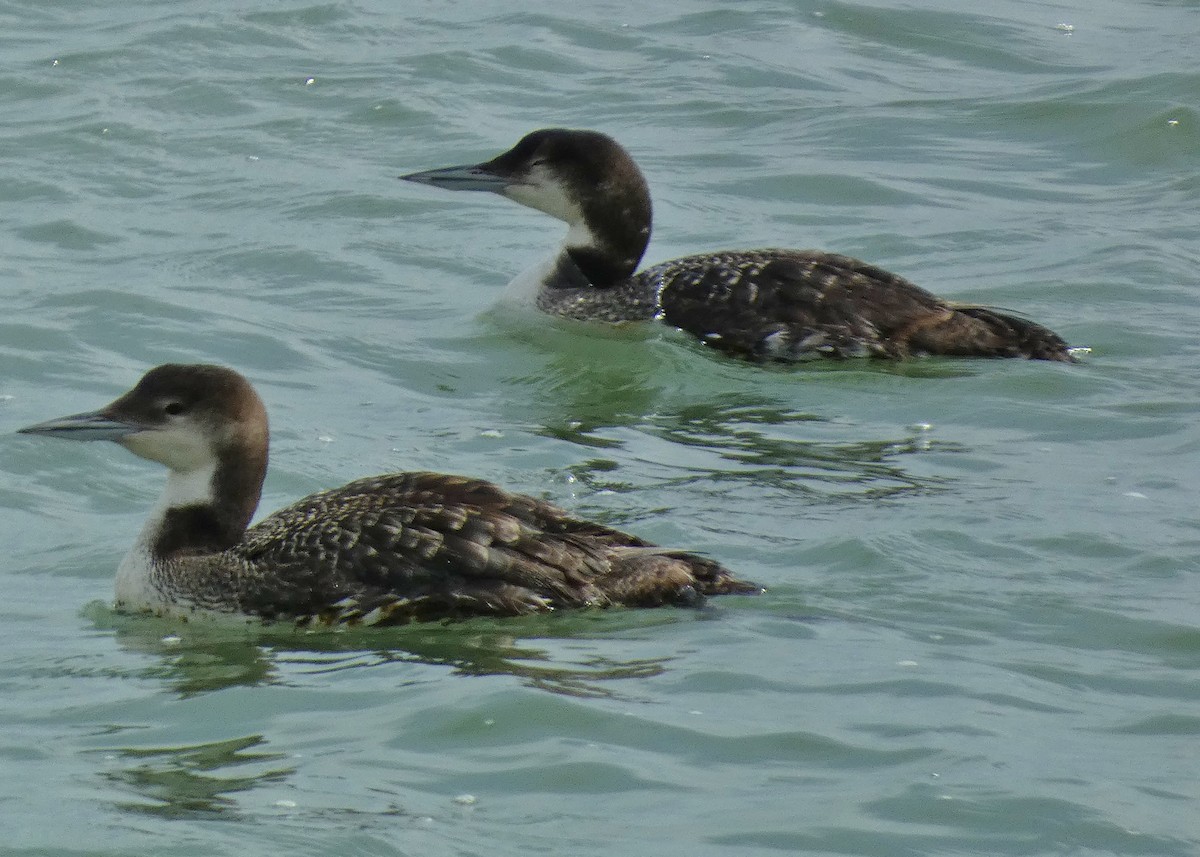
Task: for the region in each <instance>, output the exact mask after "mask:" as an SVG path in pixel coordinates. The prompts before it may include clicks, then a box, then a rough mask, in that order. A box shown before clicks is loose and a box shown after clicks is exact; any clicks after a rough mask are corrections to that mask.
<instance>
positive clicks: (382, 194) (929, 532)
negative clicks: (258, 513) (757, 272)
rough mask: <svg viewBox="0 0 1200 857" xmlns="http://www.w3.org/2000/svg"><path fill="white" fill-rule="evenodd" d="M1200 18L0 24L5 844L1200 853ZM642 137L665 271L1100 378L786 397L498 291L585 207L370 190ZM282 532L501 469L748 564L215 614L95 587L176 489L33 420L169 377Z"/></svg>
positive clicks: (1006, 0)
mask: <svg viewBox="0 0 1200 857" xmlns="http://www.w3.org/2000/svg"><path fill="white" fill-rule="evenodd" d="M1198 44H1200V9H1197V7H1196V5H1195V4H1193V3H1187V2H1148V0H1142V1H1141V2H1106V0H1091V1H1090V2H1084V0H1075V2H1071V3H1058V4H1055V3H1038V2H1016V0H997V1H996V2H988V3H982V2H975V3H970V2H952V0H941V2H901V0H878V2H873V3H847V2H824V0H819V2H791V3H785V2H739V3H715V2H702V0H686V1H685V2H675V3H670V4H666V3H663V4H652V3H637V4H635V3H626V2H621V3H604V2H600V3H590V4H570V3H544V2H539V0H532V2H531V0H521V2H511V0H498V2H490V3H483V2H476V3H469V2H459V3H451V2H444V3H435V2H382V0H360V2H353V3H338V4H333V3H329V4H315V5H305V4H303V3H288V2H256V0H251V2H250V3H245V2H242V3H230V2H204V3H200V2H188V1H187V0H182V2H180V0H174V2H164V0H143V2H124V3H112V2H100V3H83V2H80V0H49V2H47V0H38V2H33V0H7V2H3V3H2V4H0V109H2V114H0V135H2V144H0V164H2V167H0V242H2V248H3V252H2V254H0V299H2V300H0V423H2V425H3V430H4V433H3V434H2V435H0V471H2V474H0V507H2V511H0V538H2V539H3V545H4V553H3V557H4V558H3V561H2V562H0V586H2V587H3V598H2V600H0V851H2V852H3V853H5V854H14V855H35V854H36V855H56V857H57V855H161V854H168V853H169V854H172V855H177V857H185V856H186V855H277V854H284V853H286V854H305V855H308V854H311V855H395V854H400V855H441V854H447V855H510V854H511V855H527V854H538V853H544V854H561V855H624V854H629V855H632V854H656V855H689V857H693V855H718V854H739V855H740V854H746V855H750V854H754V855H769V854H780V853H805V854H855V855H924V854H988V855H1017V854H1022V855H1023V854H1047V855H1049V854H1055V855H1058V854H1071V855H1100V854H1123V855H1124V854H1151V855H1193V854H1195V853H1197V850H1198V849H1200V800H1198V798H1200V786H1198V777H1197V759H1198V756H1200V754H1198V751H1197V739H1198V738H1200V670H1198V667H1200V626H1198V622H1197V600H1198V599H1197V586H1196V584H1197V579H1198V577H1197V575H1198V565H1200V560H1198V557H1200V528H1198V524H1197V503H1196V499H1197V494H1198V489H1200V468H1198V466H1197V460H1198V456H1200V427H1198V426H1197V419H1196V414H1197V406H1198V404H1200V369H1198V364H1200V359H1198V358H1200V346H1198V344H1197V330H1200V300H1198V298H1197V295H1198V294H1200V291H1198V289H1200V285H1198V284H1197V275H1196V267H1197V265H1196V262H1197V237H1198V236H1200V214H1198V205H1197V204H1198V202H1200V178H1198V174H1197V163H1198V160H1200V111H1198V109H1197V105H1198V103H1200V101H1198V99H1200V63H1198V61H1197V45H1198ZM547 125H565V126H575V127H594V128H600V129H603V130H606V131H608V132H610V133H612V134H613V135H615V136H616V137H617V138H618V139H620V140H622V141H623V142H624V143H625V144H627V146H628V147H629V148H630V149H631V150H632V151H633V152H634V153H635V156H636V157H637V158H638V159H639V161H640V163H641V164H642V166H643V168H644V170H645V172H646V174H647V176H648V178H649V179H650V181H651V184H652V188H653V190H654V193H655V200H656V214H657V220H656V231H655V238H654V241H653V243H652V245H651V248H650V251H649V253H648V256H647V260H648V261H658V260H661V259H665V258H669V257H671V256H676V255H680V254H683V253H688V252H696V251H700V250H703V249H717V248H725V247H753V246H771V245H777V246H794V247H821V248H824V249H829V250H836V251H839V252H844V253H849V254H853V255H857V256H860V257H862V258H864V259H868V260H870V261H872V262H875V263H877V264H880V265H883V266H885V267H888V268H890V269H892V270H895V271H897V272H899V273H901V274H904V275H905V276H908V277H910V278H911V279H913V280H914V281H916V282H918V283H920V284H922V285H924V286H926V287H928V288H930V289H932V290H934V291H937V292H939V293H942V294H944V295H946V296H949V297H953V298H958V299H962V300H969V301H975V302H983V303H988V304H992V305H998V306H1003V307H1010V308H1015V309H1018V310H1021V311H1024V312H1026V313H1028V314H1029V315H1030V316H1032V317H1034V318H1036V319H1038V320H1040V321H1043V322H1045V323H1046V324H1048V325H1050V326H1052V327H1054V328H1055V329H1057V330H1059V331H1060V332H1061V333H1063V334H1064V335H1065V336H1066V337H1067V338H1068V339H1069V340H1070V341H1072V342H1073V343H1076V344H1080V345H1088V346H1091V347H1092V348H1093V349H1094V353H1093V354H1092V355H1091V356H1090V357H1089V358H1088V359H1087V361H1086V362H1085V363H1083V364H1081V365H1077V366H1062V365H1052V364H1046V363H1026V362H1004V361H999V362H971V361H944V360H937V361H934V360H928V361H921V362H916V363H912V364H908V365H903V366H886V365H864V364H845V365H838V366H814V367H802V368H797V369H792V370H777V369H770V368H761V367H754V366H747V365H739V364H735V363H732V362H729V361H726V360H723V359H720V358H719V357H716V356H714V355H711V354H708V353H706V352H705V351H704V350H703V349H702V348H700V347H698V346H696V345H694V344H692V343H691V342H689V341H687V340H685V339H683V338H680V337H676V336H673V335H669V334H664V333H658V334H655V335H650V336H638V335H603V334H598V333H589V332H588V331H586V330H582V329H578V328H575V327H572V326H567V325H562V324H555V323H552V322H549V321H546V320H538V319H530V318H528V317H519V318H513V317H510V316H508V315H506V314H504V313H497V312H495V311H494V310H492V309H491V308H492V307H493V304H494V301H495V299H496V297H497V296H498V295H499V293H500V291H501V289H502V287H503V285H504V283H505V282H506V281H507V280H508V279H509V278H510V277H511V276H513V275H514V274H516V273H518V272H519V271H521V270H522V269H524V268H525V267H527V266H529V265H530V264H532V263H534V262H535V261H537V260H538V259H540V258H542V257H544V256H546V255H547V254H548V253H550V252H551V251H552V249H553V247H554V246H555V245H556V244H557V242H558V240H559V239H560V237H561V234H562V227H561V225H560V224H558V223H556V222H554V221H551V220H550V219H549V218H546V217H544V216H542V215H540V214H538V213H536V212H533V211H528V210H524V209H520V208H519V207H517V206H515V205H513V204H511V203H507V202H505V201H504V200H501V199H499V198H495V197H488V196H483V195H468V194H458V195H450V194H444V193H442V194H439V193H437V192H435V191H433V190H431V189H428V188H420V187H415V186H409V185H405V184H402V183H400V182H398V181H396V180H395V176H397V175H399V174H400V173H403V172H408V171H412V170H416V169H422V168H426V167H433V166H440V165H443V164H450V163H464V162H469V161H473V160H477V159H481V158H483V157H486V156H489V155H491V154H494V153H497V152H499V151H501V150H502V149H504V148H507V147H508V146H509V145H511V144H512V143H513V142H515V140H516V139H517V138H518V137H519V136H520V135H521V134H523V133H524V132H526V131H528V130H531V129H533V128H537V127H543V126H547ZM199 360H203V361H215V362H221V363H226V364H230V365H233V366H235V367H237V368H239V369H241V370H242V371H244V372H245V373H247V374H248V375H249V376H250V377H251V378H252V379H253V381H254V382H255V383H256V384H257V385H258V388H259V390H260V391H261V392H262V394H263V397H264V399H265V400H266V402H267V404H268V407H269V409H270V411H271V414H272V416H273V420H274V440H275V443H274V447H273V460H272V469H271V473H270V476H269V477H268V481H267V486H266V492H265V496H264V502H263V509H264V510H268V511H269V510H270V509H273V508H277V507H279V506H281V505H283V504H285V503H287V502H290V501H291V500H292V499H295V498H296V497H298V496H300V495H302V494H305V493H308V492H311V491H314V490H318V489H320V488H324V487H329V486H331V485H335V484H340V483H342V482H345V481H347V480H349V479H351V478H353V477H356V476H360V475H364V474H368V473H375V472H380V471H385V470H398V469H425V468H429V469H438V470H447V471H451V472H463V473H470V474H473V475H478V476H484V477H488V478H491V479H494V480H496V481H499V482H501V483H503V484H505V485H507V486H509V487H512V488H515V489H519V490H523V491H526V492H530V493H533V494H536V495H538V496H544V497H546V498H549V499H551V500H553V501H555V502H557V503H559V504H561V505H565V506H567V507H569V508H571V509H572V510H575V511H577V512H580V513H583V514H586V515H589V516H593V517H596V518H599V519H601V520H604V521H607V522H610V523H612V524H616V525H620V526H625V527H628V528H630V529H633V530H636V531H637V532H638V533H640V534H643V535H645V536H646V537H648V538H651V539H654V540H657V541H661V542H669V543H672V544H679V545H686V546H690V547H692V548H696V549H699V550H703V551H705V552H708V553H710V554H711V555H712V556H714V557H717V558H719V559H720V560H722V561H723V562H725V563H727V564H728V565H730V566H732V567H734V568H736V569H738V570H739V571H740V572H741V573H742V574H744V575H745V576H747V577H750V578H752V579H754V580H757V581H759V582H760V583H762V584H764V585H765V586H767V587H769V591H768V593H767V594H766V595H764V596H763V597H761V598H757V599H748V598H743V599H735V600H729V601H725V602H717V603H714V604H713V605H712V607H711V609H709V610H706V611H702V612H691V611H649V612H641V613H639V612H608V613H592V614H579V615H574V616H566V615H563V616H552V617H547V618H537V619H533V620H519V621H503V622H470V623H464V624H459V625H451V626H440V625H433V626H427V627H415V628H409V629H400V630H396V631H391V632H387V633H370V634H368V633H352V634H340V635H339V634H332V635H330V634H326V635H317V636H294V635H289V634H276V635H254V634H245V635H240V636H239V635H231V634H228V633H214V632H212V631H211V630H206V629H204V628H202V627H196V626H189V625H182V626H181V625H175V624H171V623H162V622H151V621H145V620H133V619H130V618H128V617H122V616H118V615H115V614H113V613H112V612H111V610H110V609H109V608H108V606H107V602H108V599H109V598H110V597H111V591H112V576H113V572H114V569H115V567H116V564H117V562H118V561H119V559H120V556H121V554H122V552H123V551H124V550H125V548H126V546H127V545H128V544H129V542H130V541H131V540H132V538H133V537H134V535H135V534H136V531H137V529H138V527H139V526H140V523H141V520H142V518H143V515H144V514H145V512H146V510H147V508H148V507H149V506H150V505H151V504H152V503H153V500H154V498H155V497H156V495H157V492H158V490H159V487H160V485H161V480H162V473H161V472H160V471H159V470H158V469H157V468H155V467H153V466H151V465H149V464H146V463H144V462H141V461H138V460H136V459H133V458H132V457H131V456H129V455H128V454H126V453H125V452H124V451H122V450H120V449H118V448H116V447H113V446H102V445H83V444H80V445H72V444H64V443H54V442H51V441H45V440H38V439H30V438H23V437H20V438H19V437H15V436H13V435H12V434H11V433H10V431H11V430H14V429H16V428H18V427H20V426H22V425H26V424H28V423H31V422H34V421H38V420H41V419H45V418H49V417H52V416H58V415H61V414H65V413H72V412H76V411H79V410H84V409H87V408H91V407H94V406H97V405H99V404H101V403H103V402H105V401H108V399H109V398H111V397H112V396H113V395H115V394H117V393H118V392H120V391H122V390H124V389H126V388H127V387H128V386H130V385H131V384H132V383H133V382H134V381H135V380H136V379H137V377H139V375H140V374H141V373H142V372H143V371H144V370H145V369H146V368H148V367H149V366H151V365H154V364H157V363H162V362H167V361H199Z"/></svg>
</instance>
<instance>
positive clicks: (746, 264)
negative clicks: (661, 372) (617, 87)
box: [401, 128, 1074, 362]
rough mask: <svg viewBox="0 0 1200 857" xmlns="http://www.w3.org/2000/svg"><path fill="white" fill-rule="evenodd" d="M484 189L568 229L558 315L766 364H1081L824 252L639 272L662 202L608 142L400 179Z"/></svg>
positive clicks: (534, 138) (556, 273)
mask: <svg viewBox="0 0 1200 857" xmlns="http://www.w3.org/2000/svg"><path fill="white" fill-rule="evenodd" d="M401 178H402V179H405V180H407V181H411V182H417V183H420V184H427V185H433V186H434V187H440V188H446V189H449V190H482V191H491V192H493V193H498V194H501V195H502V196H506V197H508V198H509V199H512V200H515V201H516V202H519V203H521V204H522V205H527V206H529V207H530V208H536V209H538V210H539V211H542V212H545V213H546V214H549V215H551V216H552V217H556V218H558V219H559V220H562V221H565V222H566V223H567V225H568V227H569V229H568V231H567V236H566V239H565V240H564V242H563V245H562V248H561V250H560V251H559V253H558V256H557V258H556V259H555V260H554V261H553V263H552V264H551V265H550V266H549V267H548V268H547V269H546V270H545V272H544V273H543V274H542V275H541V277H540V282H539V284H538V292H537V296H536V302H537V305H538V307H539V308H540V309H541V310H543V311H545V312H548V313H551V314H554V315H559V316H565V317H568V318H575V319H582V320H596V321H608V322H623V321H646V320H650V319H658V320H661V321H664V322H666V323H667V324H669V325H673V326H674V327H677V328H680V329H682V330H685V331H687V332H689V333H691V334H693V335H695V336H697V337H699V338H700V340H701V341H703V342H704V343H706V344H708V345H710V346H712V347H713V348H717V349H719V350H721V351H723V352H725V353H727V354H730V355H733V356H737V357H743V358H748V359H756V360H785V361H786V360H805V359H811V358H817V357H835V358H845V357H877V358H885V359H898V358H903V357H909V356H914V355H920V354H944V355H954V356H975V357H1028V358H1032V359H1039V360H1060V361H1067V362H1069V361H1072V360H1073V359H1074V358H1073V357H1072V356H1071V352H1070V350H1069V349H1068V347H1067V344H1066V343H1065V342H1064V341H1063V340H1062V339H1061V338H1060V337H1059V336H1058V335H1057V334H1055V333H1054V332H1053V331H1050V330H1048V329H1047V328H1045V327H1042V326H1041V325H1039V324H1035V323H1033V322H1031V321H1028V320H1026V319H1024V318H1021V317H1019V316H1015V315H1012V314H1010V313H1006V312H999V311H996V310H993V309H989V308H987V307H983V306H973V305H966V304H956V303H952V302H949V301H945V300H942V299H941V298H939V297H936V296H935V295H933V294H930V293H929V292H927V291H925V290H924V289H922V288H920V287H918V286H916V285H914V284H913V283H910V282H909V281H908V280H905V279H903V278H902V277H899V276H897V275H895V274H891V273H888V272H887V271H884V270H882V269H880V268H876V267H874V266H873V265H868V264H866V263H865V262H860V261H859V260H857V259H852V258H850V257H848V256H839V255H836V254H833V253H823V252H821V251H817V250H778V249H766V250H732V251H724V252H718V253H707V254H702V255H697V256H685V257H683V258H681V259H674V260H672V261H669V262H663V263H662V264H659V265H655V266H654V267H651V268H646V269H645V270H643V271H641V272H639V273H635V271H636V270H637V266H638V263H639V262H640V261H641V259H642V254H643V253H644V252H645V250H646V245H647V244H648V243H649V241H650V221H651V207H650V191H649V188H648V187H647V185H646V180H645V178H643V176H642V173H641V171H640V170H639V169H638V167H637V164H635V163H634V161H633V158H632V157H630V155H629V153H628V152H626V151H625V149H624V148H622V147H621V146H620V144H618V143H617V142H616V141H615V140H613V139H612V138H611V137H609V136H607V135H605V134H601V133H599V132H597V131H581V130H568V129H563V128H549V129H543V130H540V131H534V132H533V133H531V134H528V135H527V136H525V137H524V138H523V139H522V140H521V141H520V142H519V143H517V145H516V146H514V147H513V148H512V149H510V150H509V151H507V152H505V153H504V154H502V155H498V156H497V157H495V158H493V159H492V160H490V161H486V162H484V163H481V164H474V165H470V166H460V167H445V168H442V169H435V170H427V171H425V172H419V173H412V174H411V175H406V176H401Z"/></svg>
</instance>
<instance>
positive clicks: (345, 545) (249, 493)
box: [21, 365, 759, 624]
mask: <svg viewBox="0 0 1200 857" xmlns="http://www.w3.org/2000/svg"><path fill="white" fill-rule="evenodd" d="M21 432H22V433H26V434H38V435H48V436H51V437H62V438H68V439H73V440H112V441H115V442H117V443H119V444H120V445H122V446H124V447H125V448H126V449H128V450H130V451H131V452H133V453H134V454H135V455H139V456H141V457H143V458H147V459H150V460H153V461H157V462H160V463H162V464H164V465H166V466H167V468H168V470H169V474H168V477H167V484H166V488H165V490H164V492H163V495H162V497H161V499H160V501H159V504H158V506H157V508H156V510H155V511H154V512H153V513H152V514H151V516H150V518H149V520H148V521H147V523H146V525H145V528H144V529H143V532H142V534H141V536H140V537H139V539H138V540H137V542H136V543H135V545H134V546H133V548H132V549H131V550H130V551H129V553H128V554H127V555H126V557H125V559H124V560H123V561H122V563H121V566H120V568H119V570H118V572H117V581H116V590H117V604H118V607H121V608H124V609H130V610H149V611H153V612H157V613H160V614H166V615H182V616H187V615H191V614H195V613H231V614H238V615H244V616H249V617H258V618H262V619H287V620H292V621H296V622H298V623H301V624H311V623H329V624H335V623H341V622H351V623H362V624H399V623H404V622H408V621H413V620H428V619H440V618H459V617H467V616H474V615H516V614H524V613H533V612H540V611H547V610H552V609H555V608H564V607H593V606H595V607H599V606H608V605H618V604H619V605H629V606H658V605H663V604H690V603H696V602H698V601H699V600H700V599H701V598H702V597H703V596H705V595H719V594H727V593H754V592H758V591H759V589H758V587H756V586H754V585H753V584H750V583H746V582H744V581H741V580H738V579H737V578H735V577H734V576H733V575H732V574H731V573H730V572H729V571H728V570H727V569H725V568H723V567H722V566H721V565H719V564H718V563H716V562H714V561H712V560H709V559H706V558H704V557H701V556H697V555H695V554H691V553H687V552H685V551H679V550H668V549H665V548H659V547H655V546H654V545H651V544H650V543H648V542H645V541H643V540H641V539H639V538H637V537H636V536H631V535H629V534H627V533H623V532H620V531H619V530H615V529H611V528H609V527H605V526H603V525H601V524H595V523H591V522H588V521H582V520H579V519H577V518H573V517H571V516H570V515H568V514H567V513H566V512H564V511H563V510H561V509H558V508H556V507H554V506H552V505H550V504H548V503H545V502H542V501H541V500H537V499H534V498H532V497H525V496H521V495H519V494H511V493H509V492H507V491H504V490H502V489H501V488H499V487H497V486H496V485H493V484H492V483H490V482H485V481H483V480H479V479H470V478H467V477H462V476H448V475H444V474H439V473H392V474H388V475H383V476H374V477H369V478H366V479H359V480H357V481H355V482H351V483H349V484H348V485H344V486H342V487H341V488H335V489H333V490H330V491H325V492H322V493H319V494H314V495H312V496H310V497H306V498H304V499H303V500H300V501H299V502H297V503H295V504H293V505H291V506H289V507H287V508H285V509H282V510H280V511H278V512H275V513H274V514H272V515H270V516H269V517H267V518H266V519H265V520H263V521H262V522H260V523H259V524H257V525H255V526H253V527H249V529H247V525H248V524H249V522H250V519H251V518H252V517H253V515H254V511H255V509H256V508H257V506H258V501H259V497H260V495H261V492H262V484H263V478H264V476H265V474H266V468H267V454H268V434H269V432H268V426H267V415H266V410H265V408H264V407H263V404H262V400H261V399H260V398H259V397H258V394H257V393H256V392H255V391H254V388H253V387H251V385H250V383H249V382H248V381H247V380H246V379H245V378H243V377H242V376H241V375H239V374H238V373H237V372H234V371H233V370H230V369H226V368H223V367H219V366H203V365H166V366H160V367H158V368H156V369H152V370H151V371H150V372H148V373H147V374H146V375H145V376H144V377H143V378H142V379H141V381H140V382H139V383H138V384H137V386H136V387H134V388H133V389H132V390H130V391H129V392H128V393H126V394H125V395H123V396H121V397H120V398H118V399H117V400H115V401H114V402H112V403H111V404H109V405H108V406H106V407H104V408H102V409H100V410H98V411H92V412H89V413H84V414H77V415H74V416H70V417H63V418H61V419H57V420H50V421H48V422H44V423H39V424H38V425H34V426H30V427H28V428H25V429H21Z"/></svg>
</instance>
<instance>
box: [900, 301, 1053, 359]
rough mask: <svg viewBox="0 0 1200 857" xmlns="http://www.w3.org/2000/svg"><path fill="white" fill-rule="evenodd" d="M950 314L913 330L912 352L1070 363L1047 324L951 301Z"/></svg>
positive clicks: (1010, 313) (992, 309) (990, 308)
mask: <svg viewBox="0 0 1200 857" xmlns="http://www.w3.org/2000/svg"><path fill="white" fill-rule="evenodd" d="M950 309H951V310H952V314H951V315H950V316H948V317H946V318H945V319H943V320H942V321H941V322H939V323H936V324H931V325H928V326H923V327H922V328H921V329H920V330H918V331H915V332H914V336H913V338H912V340H911V347H912V350H914V351H928V352H930V353H932V354H946V355H963V356H965V355H972V356H979V357H984V356H986V357H1027V358H1029V359H1030V360H1057V361H1059V362H1062V363H1074V362H1076V359H1075V357H1074V356H1073V355H1072V354H1071V348H1070V347H1069V346H1068V345H1067V343H1066V342H1065V341H1064V340H1063V338H1062V337H1061V336H1059V335H1058V334H1057V333H1055V332H1054V331H1053V330H1050V329H1049V328H1047V327H1043V326H1042V325H1040V324H1038V323H1036V322H1033V321H1030V320H1029V319H1027V318H1024V317H1022V316H1020V315H1017V314H1015V313H1012V312H1007V311H1001V310H998V309H994V308H992V307H985V306H972V305H964V304H951V305H950Z"/></svg>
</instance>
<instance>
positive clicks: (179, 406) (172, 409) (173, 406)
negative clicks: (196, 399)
mask: <svg viewBox="0 0 1200 857" xmlns="http://www.w3.org/2000/svg"><path fill="white" fill-rule="evenodd" d="M163 411H164V412H165V413H166V414H167V416H171V417H175V416H179V415H180V414H182V413H183V402H167V403H166V405H164V406H163Z"/></svg>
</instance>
